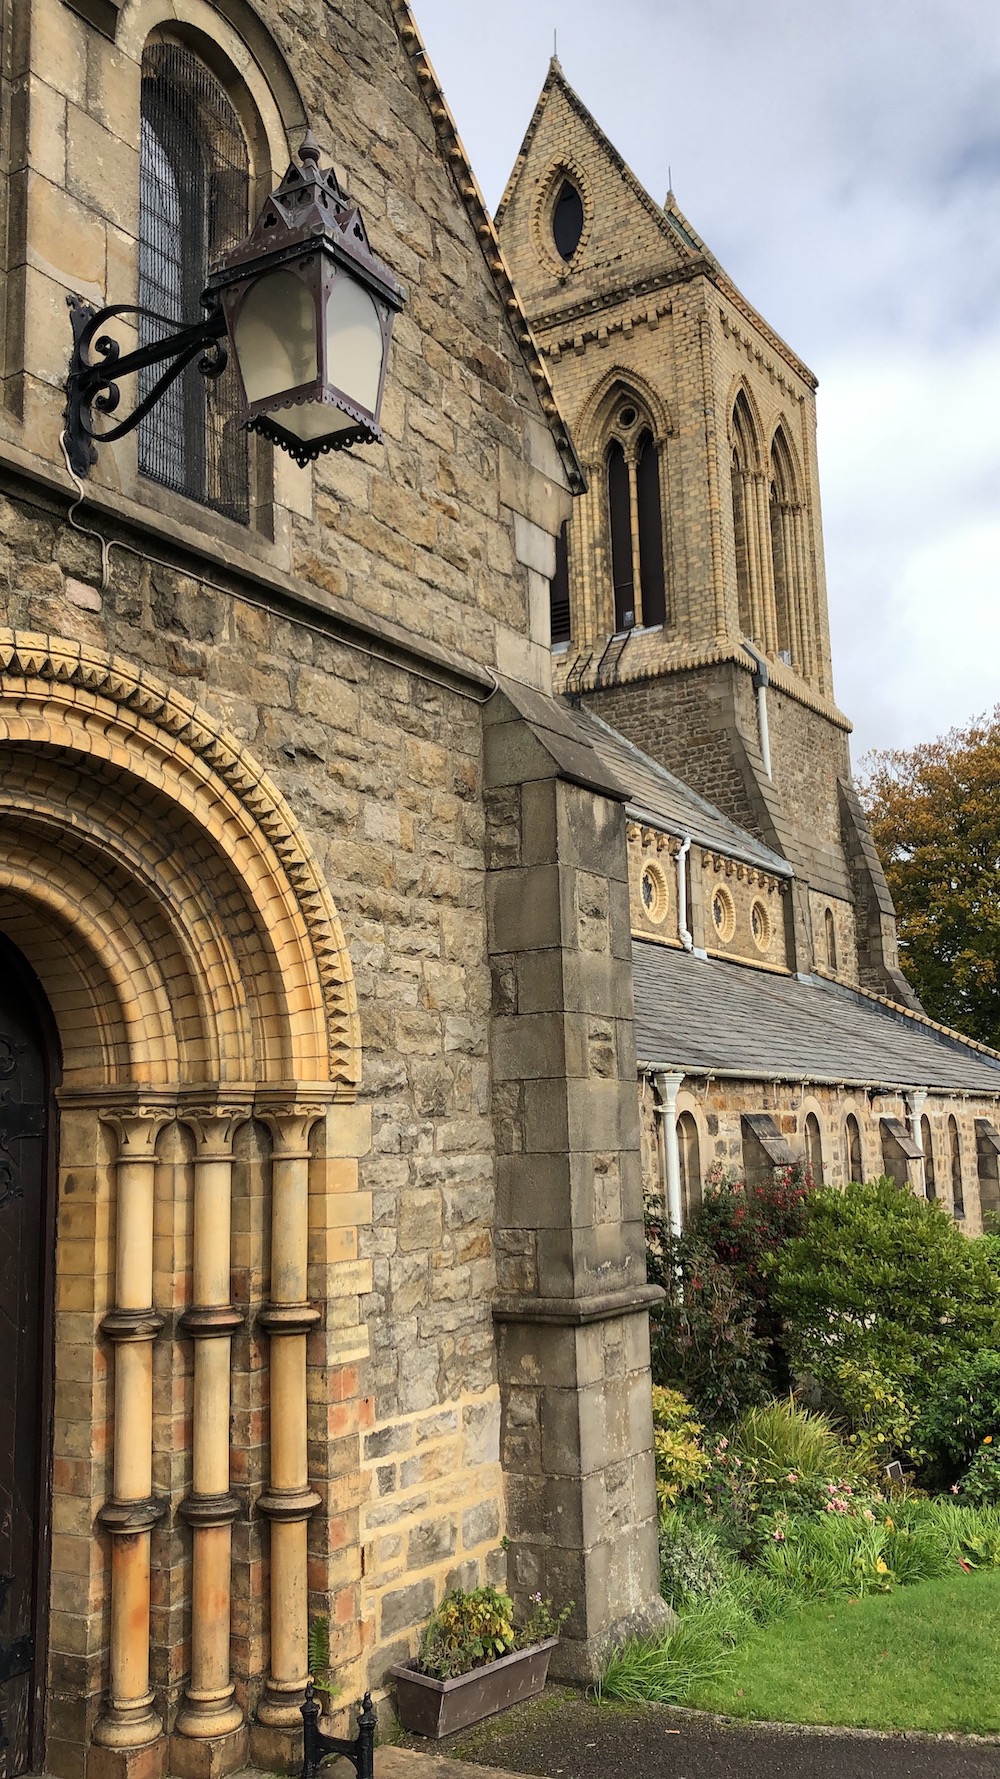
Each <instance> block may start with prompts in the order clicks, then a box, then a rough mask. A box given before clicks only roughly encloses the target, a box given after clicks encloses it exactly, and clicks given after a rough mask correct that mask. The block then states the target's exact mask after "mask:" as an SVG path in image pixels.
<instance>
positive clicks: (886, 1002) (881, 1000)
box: [816, 976, 1000, 1062]
mask: <svg viewBox="0 0 1000 1779" xmlns="http://www.w3.org/2000/svg"><path fill="white" fill-rule="evenodd" d="M816 980H817V981H819V982H823V981H826V982H828V983H831V984H835V985H836V987H837V988H843V989H846V990H847V991H848V993H849V994H853V995H860V996H862V997H863V998H864V999H865V1000H866V1001H874V1002H875V1003H876V1005H877V1006H881V1007H884V1008H885V1009H886V1011H887V1012H889V1013H892V1014H894V1015H895V1016H896V1018H898V1019H902V1020H906V1019H908V1020H911V1021H912V1023H913V1024H914V1025H922V1026H926V1027H927V1028H928V1030H929V1031H932V1032H940V1034H941V1036H942V1037H943V1038H948V1039H949V1040H950V1042H951V1043H953V1044H959V1045H961V1047H962V1049H963V1050H974V1051H975V1052H976V1053H977V1055H979V1056H990V1057H993V1058H994V1060H995V1061H997V1062H1000V1050H994V1048H993V1046H992V1045H991V1044H982V1043H980V1041H979V1039H978V1038H969V1037H967V1036H966V1034H965V1033H964V1032H959V1031H956V1030H955V1027H954V1026H952V1025H942V1024H941V1021H940V1020H939V1019H931V1017H930V1015H929V1014H927V1013H923V1012H919V1013H918V1012H917V1010H916V1008H915V1007H904V1006H903V1004H902V1002H901V1001H894V1000H893V999H892V996H891V995H885V994H880V992H879V990H878V989H876V988H863V987H862V985H861V983H860V982H840V981H838V980H837V978H836V977H829V978H827V977H824V976H818V977H817V978H816Z"/></svg>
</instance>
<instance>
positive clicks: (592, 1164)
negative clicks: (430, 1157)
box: [484, 682, 669, 1680]
mask: <svg viewBox="0 0 1000 1779" xmlns="http://www.w3.org/2000/svg"><path fill="white" fill-rule="evenodd" d="M484 721H485V723H486V735H485V742H486V748H485V753H486V776H487V786H488V789H487V794H486V801H487V820H488V847H489V856H490V863H491V869H490V871H489V875H488V878H487V907H488V915H489V943H490V953H491V965H492V969H493V976H494V985H495V989H494V1015H493V1019H492V1022H491V1037H490V1057H491V1064H492V1078H493V1094H494V1112H495V1121H496V1130H497V1146H498V1150H499V1160H498V1178H497V1273H498V1298H497V1301H496V1303H495V1305H494V1316H495V1319H496V1321H497V1324H498V1333H497V1347H498V1370H499V1377H500V1388H501V1394H502V1430H501V1440H502V1446H501V1459H502V1462H503V1465H504V1470H505V1476H506V1487H507V1502H508V1515H509V1518H508V1528H507V1529H508V1534H509V1537H510V1540H511V1551H510V1557H509V1563H508V1585H509V1586H510V1589H511V1591H512V1593H513V1595H514V1598H515V1601H516V1603H517V1605H518V1607H519V1608H520V1609H521V1610H524V1609H525V1608H526V1607H527V1606H528V1596H530V1595H531V1594H532V1593H535V1592H538V1591H541V1592H542V1594H544V1595H551V1596H552V1598H553V1599H554V1600H557V1601H559V1602H561V1603H568V1602H569V1601H571V1600H572V1601H573V1602H574V1608H573V1614H572V1617H571V1618H570V1620H569V1622H568V1624H567V1626H566V1630H565V1632H564V1634H563V1637H562V1640H561V1642H560V1646H559V1650H558V1652H557V1660H556V1672H557V1673H559V1674H560V1675H562V1676H565V1677H567V1678H573V1679H578V1680H583V1679H590V1678H593V1676H594V1675H595V1674H596V1673H597V1672H598V1670H599V1668H600V1665H601V1662H602V1660H603V1656H604V1652H605V1650H606V1649H607V1647H608V1644H609V1642H610V1641H611V1640H612V1639H614V1638H615V1637H617V1636H618V1635H620V1634H621V1633H622V1632H623V1631H625V1630H626V1629H628V1628H633V1629H636V1630H640V1629H642V1628H650V1627H651V1626H653V1625H655V1624H657V1623H663V1622H666V1621H667V1620H668V1619H669V1613H668V1610H667V1608H666V1607H665V1606H664V1604H663V1602H662V1600H661V1599H660V1598H659V1590H658V1579H659V1570H658V1552H657V1526H656V1502H655V1489H654V1480H653V1452H652V1440H653V1427H652V1405H651V1396H650V1373H649V1327H648V1308H649V1305H650V1304H651V1303H654V1302H658V1301H659V1300H660V1298H661V1297H662V1295H663V1293H662V1292H661V1291H660V1290H659V1288H658V1287H656V1286H650V1285H648V1284H647V1283H646V1256H645V1241H644V1228H643V1214H642V1174H641V1163H640V1154H639V1110H638V1092H637V1075H636V1058H635V1040H634V1034H633V1010H632V981H631V966H630V961H629V954H630V938H631V934H630V925H631V923H630V917H629V890H628V864H627V858H626V838H625V812H624V806H623V805H624V797H625V793H624V791H623V790H622V789H621V788H620V787H619V786H618V785H617V784H616V783H615V782H614V781H613V780H612V779H611V778H610V776H609V774H608V773H607V772H606V771H605V770H604V769H603V768H602V766H601V763H600V761H599V760H598V759H597V757H596V755H593V756H591V754H590V750H589V748H588V746H587V744H586V742H585V741H584V739H583V738H582V735H581V732H580V731H579V730H577V729H575V727H574V725H573V723H572V719H571V718H570V717H569V716H568V714H564V712H563V711H562V710H561V709H558V708H553V706H552V701H551V700H549V699H546V698H544V697H543V696H542V695H540V694H534V695H532V694H528V693H527V692H526V691H525V689H524V688H520V687H516V686H514V685H512V684H510V683H509V682H504V684H503V687H502V690H501V691H500V693H498V694H497V695H496V696H495V697H494V698H492V699H491V700H490V701H489V703H488V704H487V706H486V707H485V710H484ZM584 773H587V774H588V776H591V777H592V782H593V788H592V789H591V788H587V787H586V785H585V784H583V783H581V782H580V781H581V779H582V778H583V775H584ZM564 774H565V776H564Z"/></svg>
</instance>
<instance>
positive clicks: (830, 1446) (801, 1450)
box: [732, 1397, 852, 1486]
mask: <svg viewBox="0 0 1000 1779" xmlns="http://www.w3.org/2000/svg"><path fill="white" fill-rule="evenodd" d="M732 1449H733V1451H734V1452H735V1453H736V1455H737V1456H738V1457H739V1458H741V1459H742V1460H743V1462H744V1463H746V1464H752V1465H753V1466H754V1468H755V1470H756V1471H757V1474H758V1476H760V1477H761V1478H762V1479H763V1480H764V1481H765V1482H767V1483H772V1484H781V1483H785V1482H790V1483H791V1484H792V1486H794V1483H795V1482H796V1481H798V1482H802V1483H812V1482H827V1481H830V1480H831V1479H840V1478H842V1477H844V1476H846V1475H847V1473H848V1472H849V1471H850V1469H851V1467H852V1460H851V1457H850V1454H849V1453H848V1451H847V1449H846V1447H845V1445H844V1442H843V1440H842V1439H841V1437H840V1435H839V1433H838V1432H837V1430H836V1428H835V1426H834V1424H833V1422H832V1421H831V1419H830V1418H829V1416H828V1415H824V1414H816V1413H813V1412H811V1411H810V1410H808V1409H803V1408H800V1407H799V1406H798V1404H797V1403H796V1402H795V1401H794V1399H793V1398H792V1397H787V1398H786V1399H785V1400H784V1401H780V1402H768V1403H765V1404H764V1405H763V1406H761V1407H759V1408H750V1409H747V1411H746V1413H745V1414H744V1415H743V1417H742V1419H741V1420H740V1421H738V1422H737V1425H736V1427H735V1428H734V1430H733V1434H732Z"/></svg>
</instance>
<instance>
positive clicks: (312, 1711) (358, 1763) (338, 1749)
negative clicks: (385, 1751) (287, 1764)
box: [301, 1679, 378, 1779]
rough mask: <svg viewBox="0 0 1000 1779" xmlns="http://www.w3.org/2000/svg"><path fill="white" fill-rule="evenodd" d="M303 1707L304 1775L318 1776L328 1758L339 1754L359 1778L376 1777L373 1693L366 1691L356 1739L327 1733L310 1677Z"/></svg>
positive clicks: (312, 1777)
mask: <svg viewBox="0 0 1000 1779" xmlns="http://www.w3.org/2000/svg"><path fill="white" fill-rule="evenodd" d="M301 1710H302V1779H316V1775H317V1774H318V1772H319V1769H320V1767H321V1766H322V1764H323V1762H324V1761H325V1760H328V1759H329V1757H330V1756H331V1755H334V1754H336V1755H339V1756H340V1757H341V1758H342V1759H343V1760H349V1761H350V1762H351V1765H352V1766H353V1768H354V1771H355V1773H356V1774H357V1776H358V1779H374V1770H375V1769H374V1763H375V1729H376V1726H377V1721H378V1720H377V1718H376V1716H375V1707H374V1705H373V1704H372V1699H371V1693H365V1696H364V1701H363V1703H362V1706H361V1710H360V1711H359V1713H358V1733H357V1735H356V1736H355V1737H354V1739H353V1741H350V1742H348V1741H345V1740H344V1738H343V1737H342V1736H327V1735H325V1734H324V1732H323V1731H322V1730H321V1729H320V1727H319V1717H320V1711H319V1700H318V1699H317V1697H316V1693H315V1688H314V1686H313V1683H312V1680H311V1679H310V1680H309V1681H308V1683H307V1685H306V1696H305V1701H304V1703H303V1705H302V1707H301Z"/></svg>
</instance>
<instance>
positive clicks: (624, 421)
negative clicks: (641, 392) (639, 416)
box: [618, 408, 636, 426]
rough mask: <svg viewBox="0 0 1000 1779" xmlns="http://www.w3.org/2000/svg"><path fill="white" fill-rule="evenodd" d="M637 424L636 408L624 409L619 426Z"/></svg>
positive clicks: (619, 418) (620, 415)
mask: <svg viewBox="0 0 1000 1779" xmlns="http://www.w3.org/2000/svg"><path fill="white" fill-rule="evenodd" d="M635 422H636V412H635V409H634V408H622V411H621V413H620V414H619V416H618V424H619V426H634V425H635Z"/></svg>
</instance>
